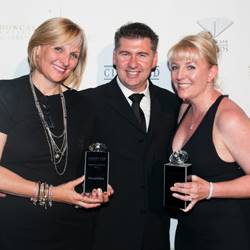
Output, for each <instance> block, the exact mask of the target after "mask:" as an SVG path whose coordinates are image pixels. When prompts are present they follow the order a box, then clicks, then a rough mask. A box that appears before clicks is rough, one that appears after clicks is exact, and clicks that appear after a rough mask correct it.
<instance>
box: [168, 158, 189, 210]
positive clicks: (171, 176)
mask: <svg viewBox="0 0 250 250" xmlns="http://www.w3.org/2000/svg"><path fill="white" fill-rule="evenodd" d="M191 165H192V164H189V163H184V164H182V165H175V164H172V163H166V164H164V190H163V194H164V197H163V200H164V201H163V205H164V206H165V207H166V208H171V209H177V208H178V209H185V208H186V207H187V206H188V204H189V203H190V202H189V201H183V200H180V199H177V198H175V197H173V195H172V194H173V192H172V191H171V190H170V187H172V186H173V185H174V184H175V183H177V182H179V183H180V182H188V181H191V180H190V176H191Z"/></svg>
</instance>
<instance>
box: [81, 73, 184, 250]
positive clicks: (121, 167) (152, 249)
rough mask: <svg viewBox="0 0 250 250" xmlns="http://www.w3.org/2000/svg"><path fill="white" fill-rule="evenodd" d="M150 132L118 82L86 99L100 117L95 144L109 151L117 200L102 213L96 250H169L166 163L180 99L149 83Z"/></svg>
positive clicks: (89, 93) (99, 213) (86, 93)
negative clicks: (164, 200) (164, 185)
mask: <svg viewBox="0 0 250 250" xmlns="http://www.w3.org/2000/svg"><path fill="white" fill-rule="evenodd" d="M149 91H150V98H151V112H150V122H149V128H148V132H147V133H145V132H144V131H143V130H142V129H141V127H140V125H139V124H138V121H137V119H136V118H135V115H134V113H133V111H132V109H131V106H130V105H129V103H128V101H127V99H126V97H125V96H124V95H123V93H122V91H121V89H120V88H119V86H118V84H117V81H116V78H115V79H113V80H112V81H111V82H110V83H107V84H104V85H102V86H99V87H97V88H95V89H89V90H84V91H83V92H82V93H81V94H82V95H84V96H85V97H87V98H88V99H89V101H90V102H91V106H92V108H93V109H94V113H95V114H96V116H97V117H96V127H95V133H94V134H95V137H96V141H99V142H102V143H105V144H106V146H107V148H108V150H109V151H110V179H109V182H110V184H111V185H112V186H113V188H114V191H115V193H114V196H113V197H112V198H111V200H110V202H109V203H108V204H107V205H106V206H103V207H102V208H101V209H98V210H97V221H96V235H95V242H94V250H104V249H105V250H106V249H108V250H118V249H119V250H142V249H143V250H168V249H169V216H168V214H167V212H166V210H165V209H164V208H163V163H164V162H166V161H167V159H166V157H167V156H168V155H169V152H168V147H169V142H170V138H171V136H172V135H173V133H174V130H175V126H176V119H177V114H178V109H179V102H178V99H177V97H176V96H175V95H174V94H173V93H171V92H169V91H167V90H165V89H162V88H160V87H157V86H155V85H153V84H152V83H151V82H150V84H149Z"/></svg>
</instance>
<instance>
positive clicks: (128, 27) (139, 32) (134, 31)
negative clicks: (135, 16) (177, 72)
mask: <svg viewBox="0 0 250 250" xmlns="http://www.w3.org/2000/svg"><path fill="white" fill-rule="evenodd" d="M121 38H129V39H143V38H149V39H150V41H151V49H152V50H153V51H154V52H156V50H157V47H158V42H159V37H158V35H156V33H155V32H154V31H153V30H152V29H151V28H150V27H149V26H147V25H146V24H144V23H139V22H135V23H127V24H125V25H123V26H121V27H120V28H119V29H118V30H117V31H116V32H115V49H117V48H119V46H120V39H121Z"/></svg>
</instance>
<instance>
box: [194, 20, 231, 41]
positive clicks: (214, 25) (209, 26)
mask: <svg viewBox="0 0 250 250" xmlns="http://www.w3.org/2000/svg"><path fill="white" fill-rule="evenodd" d="M197 23H198V25H199V26H200V27H201V28H202V29H203V30H206V31H209V32H210V33H211V34H212V35H213V37H214V38H216V37H218V36H219V35H220V34H222V33H223V32H224V31H225V30H227V29H228V28H229V27H230V26H231V25H232V24H233V21H231V20H229V19H226V18H205V19H202V20H198V21H197Z"/></svg>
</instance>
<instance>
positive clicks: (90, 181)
mask: <svg viewBox="0 0 250 250" xmlns="http://www.w3.org/2000/svg"><path fill="white" fill-rule="evenodd" d="M84 175H85V181H84V183H83V192H84V193H90V192H92V190H93V189H97V188H101V189H102V191H103V192H105V191H107V187H108V181H109V180H108V179H109V152H91V151H87V152H85V164H84Z"/></svg>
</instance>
